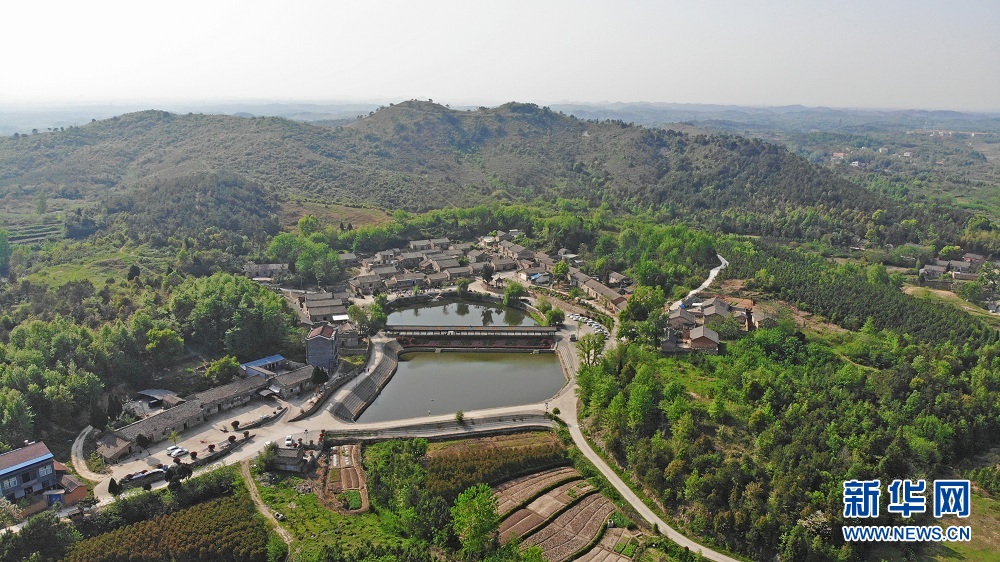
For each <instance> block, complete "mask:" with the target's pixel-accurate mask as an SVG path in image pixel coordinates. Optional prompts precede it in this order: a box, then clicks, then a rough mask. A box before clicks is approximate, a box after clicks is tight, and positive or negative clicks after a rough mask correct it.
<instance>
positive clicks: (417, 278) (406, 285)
mask: <svg viewBox="0 0 1000 562" xmlns="http://www.w3.org/2000/svg"><path fill="white" fill-rule="evenodd" d="M425 277H426V276H425V275H424V274H423V273H400V274H398V275H395V276H393V277H392V278H391V279H389V280H387V281H386V282H385V286H386V287H388V288H390V289H411V288H413V287H420V286H421V285H423V284H424V278H425Z"/></svg>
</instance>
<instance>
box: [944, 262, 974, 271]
mask: <svg viewBox="0 0 1000 562" xmlns="http://www.w3.org/2000/svg"><path fill="white" fill-rule="evenodd" d="M948 269H949V270H950V271H957V272H959V273H972V264H971V263H969V262H967V261H965V260H950V261H949V262H948Z"/></svg>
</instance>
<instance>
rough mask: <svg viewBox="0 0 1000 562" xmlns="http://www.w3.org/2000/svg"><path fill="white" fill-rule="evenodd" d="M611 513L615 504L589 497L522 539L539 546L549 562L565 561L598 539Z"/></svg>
mask: <svg viewBox="0 0 1000 562" xmlns="http://www.w3.org/2000/svg"><path fill="white" fill-rule="evenodd" d="M614 511H615V505H614V504H613V503H611V501H610V500H608V499H607V498H605V497H604V496H601V495H597V494H592V495H589V496H587V497H586V498H584V499H583V500H581V501H580V502H579V503H577V504H576V505H574V506H573V507H571V508H569V509H568V510H566V511H565V512H563V513H562V514H561V515H560V516H559V517H556V518H555V519H554V520H553V521H552V522H550V523H549V524H548V525H546V526H545V527H544V528H542V530H541V531H538V532H537V533H535V534H533V535H530V536H528V537H527V538H525V539H524V543H523V544H524V545H525V546H531V545H538V546H540V547H541V548H542V554H543V555H544V556H545V559H546V560H549V561H550V562H565V561H566V560H569V559H570V558H571V557H572V556H573V555H574V554H576V553H577V552H578V551H580V550H581V549H583V548H584V547H586V546H587V545H588V544H590V543H591V542H592V541H593V540H594V539H595V538H596V537H597V535H598V534H599V533H600V532H601V529H602V528H603V527H604V524H605V521H607V519H608V516H609V515H611V514H612V513H613V512H614Z"/></svg>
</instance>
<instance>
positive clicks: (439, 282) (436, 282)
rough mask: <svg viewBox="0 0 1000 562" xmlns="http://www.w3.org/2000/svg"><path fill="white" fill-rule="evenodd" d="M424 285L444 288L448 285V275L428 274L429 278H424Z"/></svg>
mask: <svg viewBox="0 0 1000 562" xmlns="http://www.w3.org/2000/svg"><path fill="white" fill-rule="evenodd" d="M424 283H425V284H426V285H427V286H428V287H444V286H445V285H447V284H448V274H447V273H428V274H427V277H426V278H424Z"/></svg>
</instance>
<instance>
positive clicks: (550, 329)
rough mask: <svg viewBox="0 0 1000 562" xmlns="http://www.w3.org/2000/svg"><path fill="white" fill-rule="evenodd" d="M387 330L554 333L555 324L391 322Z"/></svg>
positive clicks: (397, 331) (444, 332)
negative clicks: (473, 324)
mask: <svg viewBox="0 0 1000 562" xmlns="http://www.w3.org/2000/svg"><path fill="white" fill-rule="evenodd" d="M385 331H387V332H394V333H414V332H420V333H425V334H426V333H434V334H447V333H449V332H452V333H454V334H455V335H461V334H477V335H479V334H521V335H523V334H554V333H556V331H557V328H556V327H555V326H408V325H395V324H390V325H388V326H386V327H385Z"/></svg>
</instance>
